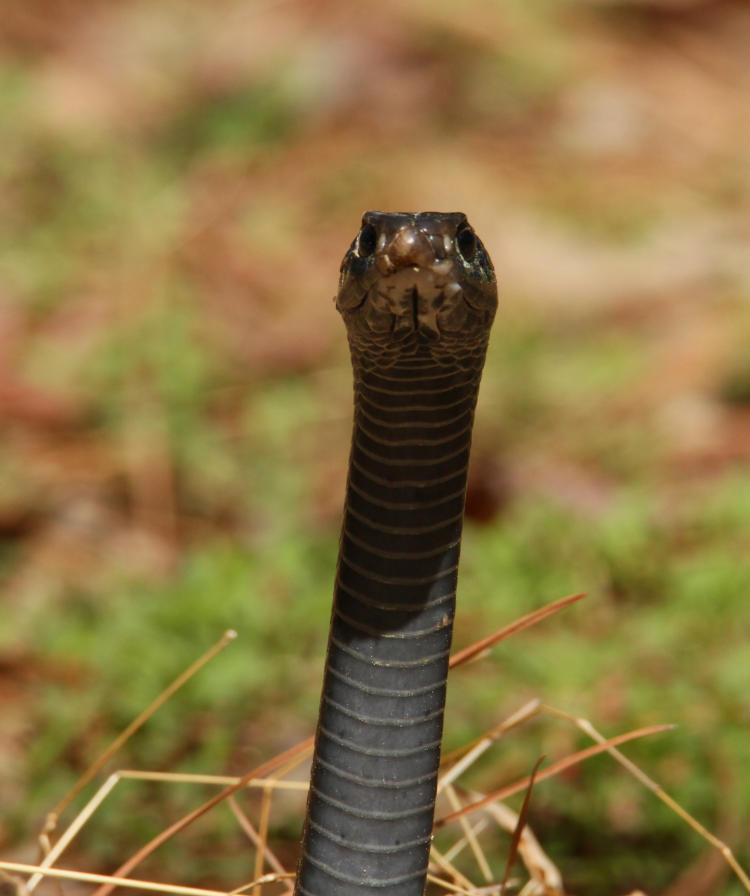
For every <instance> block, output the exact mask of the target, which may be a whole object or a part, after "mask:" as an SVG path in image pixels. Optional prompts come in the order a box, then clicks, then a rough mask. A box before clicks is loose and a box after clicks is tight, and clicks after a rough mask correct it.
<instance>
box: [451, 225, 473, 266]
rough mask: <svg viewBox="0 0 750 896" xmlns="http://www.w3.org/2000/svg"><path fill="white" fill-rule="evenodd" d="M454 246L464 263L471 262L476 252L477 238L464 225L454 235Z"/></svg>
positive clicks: (469, 228)
mask: <svg viewBox="0 0 750 896" xmlns="http://www.w3.org/2000/svg"><path fill="white" fill-rule="evenodd" d="M456 246H457V247H458V251H459V252H460V253H461V255H462V256H463V258H464V260H465V261H471V260H472V258H474V254H475V253H476V251H477V238H476V235H475V233H474V231H473V230H472V229H471V227H469V225H468V224H465V225H464V226H463V227H462V228H461V229H460V230H459V231H458V233H457V234H456Z"/></svg>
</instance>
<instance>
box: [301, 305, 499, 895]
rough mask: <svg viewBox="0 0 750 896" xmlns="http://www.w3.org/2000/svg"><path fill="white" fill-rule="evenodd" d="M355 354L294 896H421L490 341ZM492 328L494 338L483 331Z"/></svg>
mask: <svg viewBox="0 0 750 896" xmlns="http://www.w3.org/2000/svg"><path fill="white" fill-rule="evenodd" d="M413 314H414V317H413V320H414V323H415V325H414V327H413V328H412V331H411V332H410V333H409V334H408V335H406V336H405V337H404V338H402V339H400V340H398V341H397V343H396V345H397V350H395V351H394V350H392V349H393V347H394V344H393V341H392V340H391V342H390V343H389V345H388V350H386V349H385V348H383V347H382V346H379V345H378V344H377V341H376V342H375V344H374V345H371V344H369V343H366V344H365V345H360V344H355V341H354V340H352V339H351V338H350V342H351V343H352V362H353V367H354V387H355V388H354V430H353V436H352V448H351V456H350V463H349V475H348V482H347V495H346V505H345V509H344V521H343V528H342V535H341V544H340V552H339V562H338V567H337V574H336V584H335V590H334V603H333V611H332V617H331V627H330V635H329V644H328V653H327V658H326V666H325V674H324V683H323V694H322V698H321V708H320V716H319V722H318V729H317V735H316V746H315V753H314V758H313V769H312V775H311V784H310V796H309V802H308V814H307V817H306V821H305V830H304V834H303V842H302V855H301V860H300V867H299V871H298V877H297V889H296V891H295V892H296V893H297V894H298V896H365V894H375V893H377V894H383V896H395V894H398V896H421V894H422V893H423V890H424V885H425V876H426V870H427V863H428V858H429V848H430V839H431V831H432V823H433V814H434V804H435V793H436V786H437V774H438V766H439V761H440V742H441V737H442V728H443V710H444V705H445V690H446V677H447V672H448V659H449V651H450V644H451V634H452V625H453V617H454V609H455V595H456V581H457V573H458V559H459V551H460V542H461V530H462V525H463V509H464V499H465V491H466V477H467V468H468V461H469V449H470V443H471V431H472V423H473V417H474V408H475V404H476V399H477V392H478V388H479V380H480V377H481V371H482V365H483V361H484V352H485V348H486V333H484V335H483V338H482V339H478V340H475V341H468V342H466V343H464V342H461V343H459V344H458V345H456V346H454V347H453V350H452V351H450V352H448V353H445V352H439V353H437V355H436V352H435V341H434V339H426V338H424V336H423V334H420V333H419V328H418V327H417V326H416V312H413ZM487 329H488V328H487Z"/></svg>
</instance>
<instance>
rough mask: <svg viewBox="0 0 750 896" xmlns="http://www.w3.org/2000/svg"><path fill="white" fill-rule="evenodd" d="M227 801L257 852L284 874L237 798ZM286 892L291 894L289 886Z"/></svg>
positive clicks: (282, 868)
mask: <svg viewBox="0 0 750 896" xmlns="http://www.w3.org/2000/svg"><path fill="white" fill-rule="evenodd" d="M227 803H228V804H229V808H230V809H231V810H232V814H233V815H234V817H235V819H236V820H237V823H238V824H239V826H240V827H241V828H242V830H243V831H244V832H245V834H246V835H247V838H248V840H249V841H250V842H251V843H252V844H253V846H254V847H255V848H256V849H257V850H258V852H262V853H263V855H264V856H265V859H266V861H267V862H268V864H269V865H270V866H271V869H272V870H273V871H274V872H275V873H276V874H278V875H283V874H286V871H285V870H284V866H283V865H282V864H281V862H280V861H279V860H278V859H277V858H276V856H275V855H274V853H273V852H272V850H271V849H270V848H269V846H268V843H266V842H265V841H264V840H263V838H262V837H261V836H260V835H259V834H258V832H257V831H256V830H255V828H254V827H253V825H252V824H251V823H250V819H249V818H248V817H247V815H245V813H244V812H243V811H242V809H241V808H240V807H239V805H238V803H237V800H235V798H234V797H233V796H230V797H227ZM286 892H287V893H289V894H291V893H292V889H291V887H289V888H287V891H286Z"/></svg>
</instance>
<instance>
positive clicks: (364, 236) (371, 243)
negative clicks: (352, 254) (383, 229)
mask: <svg viewBox="0 0 750 896" xmlns="http://www.w3.org/2000/svg"><path fill="white" fill-rule="evenodd" d="M377 242H378V233H377V231H376V230H375V228H374V227H373V226H372V224H365V225H364V227H363V228H362V230H360V232H359V238H358V239H357V252H358V253H359V256H360V258H369V257H370V256H371V255H372V254H373V252H374V251H375V247H376V246H377Z"/></svg>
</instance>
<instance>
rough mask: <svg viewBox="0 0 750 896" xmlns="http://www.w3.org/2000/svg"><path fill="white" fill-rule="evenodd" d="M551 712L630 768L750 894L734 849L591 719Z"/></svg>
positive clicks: (747, 879) (746, 879) (546, 707)
mask: <svg viewBox="0 0 750 896" xmlns="http://www.w3.org/2000/svg"><path fill="white" fill-rule="evenodd" d="M544 708H545V709H546V710H547V711H548V712H550V713H552V714H553V715H555V716H558V717H559V718H562V719H567V720H568V721H570V722H573V724H575V725H576V726H577V727H578V728H580V729H581V731H583V732H584V734H587V735H588V736H589V737H590V738H591V739H592V740H595V741H596V742H597V743H598V744H602V745H604V748H605V749H606V751H607V752H608V753H609V754H610V756H612V758H613V759H615V760H617V762H619V763H620V765H622V766H623V767H624V768H626V769H627V770H628V771H629V772H630V774H631V775H633V777H634V778H635V779H636V780H637V781H639V782H640V783H641V784H643V786H644V787H646V788H647V789H648V790H650V791H651V792H652V793H653V794H655V795H656V796H657V797H658V798H659V799H660V800H661V801H662V802H663V803H664V804H665V805H666V806H669V808H670V809H671V810H672V811H673V812H674V813H675V814H676V815H678V816H679V817H680V818H681V819H682V820H683V821H684V822H685V823H686V824H687V825H689V826H690V827H691V828H692V829H693V830H694V831H696V832H697V833H698V834H700V835H701V837H703V838H704V840H706V841H707V842H708V843H710V844H711V845H712V846H713V847H714V848H715V849H717V850H718V851H719V853H721V855H722V856H723V858H724V860H725V861H726V863H727V864H728V865H729V867H730V868H731V869H732V871H734V873H735V874H736V875H737V877H738V879H739V880H740V882H741V883H742V886H743V887H744V888H745V890H747V892H748V893H750V876H748V874H747V872H746V871H745V869H744V868H743V867H742V866H741V865H740V863H739V862H738V861H737V859H736V858H735V856H734V853H733V852H732V850H731V849H730V847H729V846H728V845H727V844H726V843H724V841H723V840H719V838H718V837H716V836H715V835H714V834H712V833H711V831H709V830H708V829H707V828H705V827H704V826H703V825H702V824H701V823H700V822H699V821H698V819H697V818H694V817H693V816H692V815H691V814H690V813H689V812H687V811H686V810H685V809H683V808H682V806H681V805H680V804H679V803H678V802H677V801H676V800H674V799H673V798H672V797H671V796H670V795H669V794H668V793H667V792H666V791H665V790H663V789H662V788H661V787H660V786H659V784H657V783H656V781H654V779H653V778H650V777H649V776H648V775H647V774H646V773H645V772H644V771H642V770H641V769H640V768H638V766H637V765H636V764H635V763H633V762H631V761H630V760H629V759H628V758H627V756H624V755H623V754H622V753H621V752H620V751H619V750H617V749H615V745H614V743H613V742H612V741H607V740H606V739H605V738H604V736H603V735H602V734H600V733H599V732H598V731H597V730H596V728H594V726H593V725H592V724H591V722H589V721H588V719H580V718H576V717H575V716H571V715H568V714H567V713H565V712H562V711H561V710H559V709H555V708H554V707H552V706H545V707H544Z"/></svg>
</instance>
